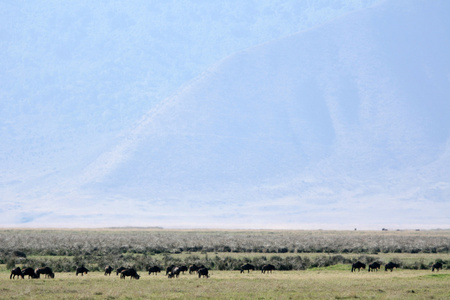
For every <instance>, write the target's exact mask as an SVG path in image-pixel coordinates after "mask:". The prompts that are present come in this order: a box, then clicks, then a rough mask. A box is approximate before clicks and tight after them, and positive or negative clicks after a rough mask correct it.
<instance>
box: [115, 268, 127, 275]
mask: <svg viewBox="0 0 450 300" xmlns="http://www.w3.org/2000/svg"><path fill="white" fill-rule="evenodd" d="M125 269H126V268H124V267H120V268H118V269H117V270H116V275H119V274H120V272H122V271H123V270H125Z"/></svg>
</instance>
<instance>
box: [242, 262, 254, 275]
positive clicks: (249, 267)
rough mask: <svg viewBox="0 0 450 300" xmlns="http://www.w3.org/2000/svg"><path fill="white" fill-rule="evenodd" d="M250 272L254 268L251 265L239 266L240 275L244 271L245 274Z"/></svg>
mask: <svg viewBox="0 0 450 300" xmlns="http://www.w3.org/2000/svg"><path fill="white" fill-rule="evenodd" d="M250 270H252V271H254V270H255V266H254V265H251V264H245V265H242V266H241V273H244V271H247V273H250Z"/></svg>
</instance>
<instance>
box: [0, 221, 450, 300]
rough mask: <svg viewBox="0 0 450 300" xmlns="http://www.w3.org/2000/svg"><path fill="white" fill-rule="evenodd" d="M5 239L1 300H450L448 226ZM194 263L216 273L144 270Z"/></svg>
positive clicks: (0, 241)
mask: <svg viewBox="0 0 450 300" xmlns="http://www.w3.org/2000/svg"><path fill="white" fill-rule="evenodd" d="M0 245H1V248H0V299H354V298H362V299H450V288H449V286H450V269H449V267H448V265H449V262H450V252H449V248H450V231H449V230H436V231H415V230H414V231H388V232H384V231H383V232H381V231H322V230H315V231H313V230H309V231H301V230H299V231H277V230H273V231H257V230H251V231H247V230H233V231H225V230H167V229H104V230H98V229H91V230H84V229H68V230H60V229H55V230H50V229H41V230H30V229H23V230H18V229H0ZM17 250H18V251H21V252H23V253H24V254H26V258H24V257H20V256H17V254H15V252H16V251H17ZM300 256H301V260H300V259H297V260H295V258H299V257H300ZM290 257H293V258H294V259H293V260H290V259H289V258H290ZM334 258H339V259H334ZM356 260H362V261H364V262H369V261H374V260H377V261H380V262H383V264H384V263H386V262H388V261H392V260H395V261H398V262H400V263H401V265H402V266H401V269H396V270H394V271H393V272H385V271H384V268H383V267H384V266H382V270H381V271H378V272H371V273H369V272H367V269H366V270H365V271H361V272H354V273H352V272H350V269H351V264H350V262H351V261H356ZM437 260H442V261H444V264H445V267H444V270H441V271H440V272H439V273H436V272H435V273H432V272H431V270H430V269H429V266H431V264H432V263H434V262H435V261H437ZM245 261H250V262H252V263H255V264H256V265H257V266H258V267H259V266H260V264H262V263H267V262H270V263H273V264H275V265H276V266H278V267H280V266H289V264H290V263H291V264H293V265H292V266H291V267H292V268H291V269H289V271H279V270H277V271H274V272H273V274H262V273H261V272H260V271H254V272H250V273H244V274H240V273H239V271H233V269H235V268H236V267H239V266H240V264H242V263H243V262H245ZM343 261H344V262H345V263H342V262H343ZM191 262H195V263H197V262H199V263H205V264H206V265H207V266H208V267H210V268H211V269H212V270H211V271H210V272H211V273H210V274H211V277H210V278H208V279H206V278H201V279H199V278H198V277H197V276H196V275H189V274H184V275H180V278H177V279H168V278H167V277H166V276H163V275H162V274H161V273H160V274H158V275H157V276H155V275H148V274H147V272H145V271H143V270H144V269H145V267H146V266H148V265H153V264H158V265H160V266H162V267H165V266H167V265H170V264H172V263H182V264H189V263H191ZM11 263H14V265H15V266H19V267H24V266H33V267H37V266H40V265H41V266H42V264H45V265H49V266H50V267H52V268H53V269H54V270H55V271H56V272H55V273H56V276H55V279H42V278H41V279H24V280H22V279H15V280H10V279H9V275H10V268H9V267H8V268H7V264H10V265H11ZM80 263H82V264H85V265H86V266H87V267H88V268H89V269H91V270H101V269H102V268H104V266H105V265H107V264H110V265H112V266H114V267H115V268H116V267H118V266H120V265H125V266H127V265H131V266H135V267H136V268H137V270H138V273H139V274H140V275H141V276H142V277H141V279H140V280H130V279H126V280H122V279H119V277H118V276H116V275H111V276H110V277H109V276H104V275H103V272H90V273H89V274H88V275H85V276H83V277H81V276H75V273H74V272H72V271H74V269H75V267H76V266H77V265H79V264H80ZM222 263H223V264H225V263H226V264H227V267H226V269H221V268H220V267H219V265H220V264H222ZM415 266H417V268H416V269H413V268H414V267H415ZM419 266H420V267H419ZM423 267H425V268H426V269H423ZM219 269H221V270H222V271H220V270H219ZM69 270H70V271H71V272H63V271H69ZM286 270H287V269H286Z"/></svg>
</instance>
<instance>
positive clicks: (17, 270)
mask: <svg viewBox="0 0 450 300" xmlns="http://www.w3.org/2000/svg"><path fill="white" fill-rule="evenodd" d="M16 276H17V278H20V277H22V279H23V274H22V271H21V270H20V268H19V267H17V268H15V269H12V270H11V275H9V279H15V278H16Z"/></svg>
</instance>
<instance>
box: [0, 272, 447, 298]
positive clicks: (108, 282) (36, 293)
mask: <svg viewBox="0 0 450 300" xmlns="http://www.w3.org/2000/svg"><path fill="white" fill-rule="evenodd" d="M346 268H347V266H345V265H336V266H333V267H328V268H316V269H311V270H305V271H274V272H273V273H272V274H262V273H261V272H260V271H255V272H250V273H243V274H240V272H239V271H217V270H213V271H211V274H210V278H198V276H196V275H189V274H188V273H187V274H184V275H183V274H182V275H180V277H179V278H173V279H168V278H167V277H166V276H163V275H162V274H158V275H157V276H155V275H148V274H146V273H145V272H139V273H140V275H141V279H140V280H130V279H125V280H124V279H120V278H119V276H116V275H111V276H104V275H103V273H101V272H91V273H88V274H87V275H84V276H83V277H81V276H75V274H74V273H65V272H62V273H56V274H55V278H54V279H15V280H10V279H9V273H8V272H6V271H3V272H1V273H0V298H2V299H44V298H45V299H318V298H320V299H350V298H362V299H386V298H389V299H449V298H450V289H449V288H448V286H449V282H450V272H449V271H448V270H444V271H440V272H439V273H432V272H431V271H430V270H394V272H385V271H379V272H370V273H369V272H367V271H361V272H356V273H355V272H354V273H351V272H350V271H349V270H348V269H346ZM343 269H345V270H343Z"/></svg>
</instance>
